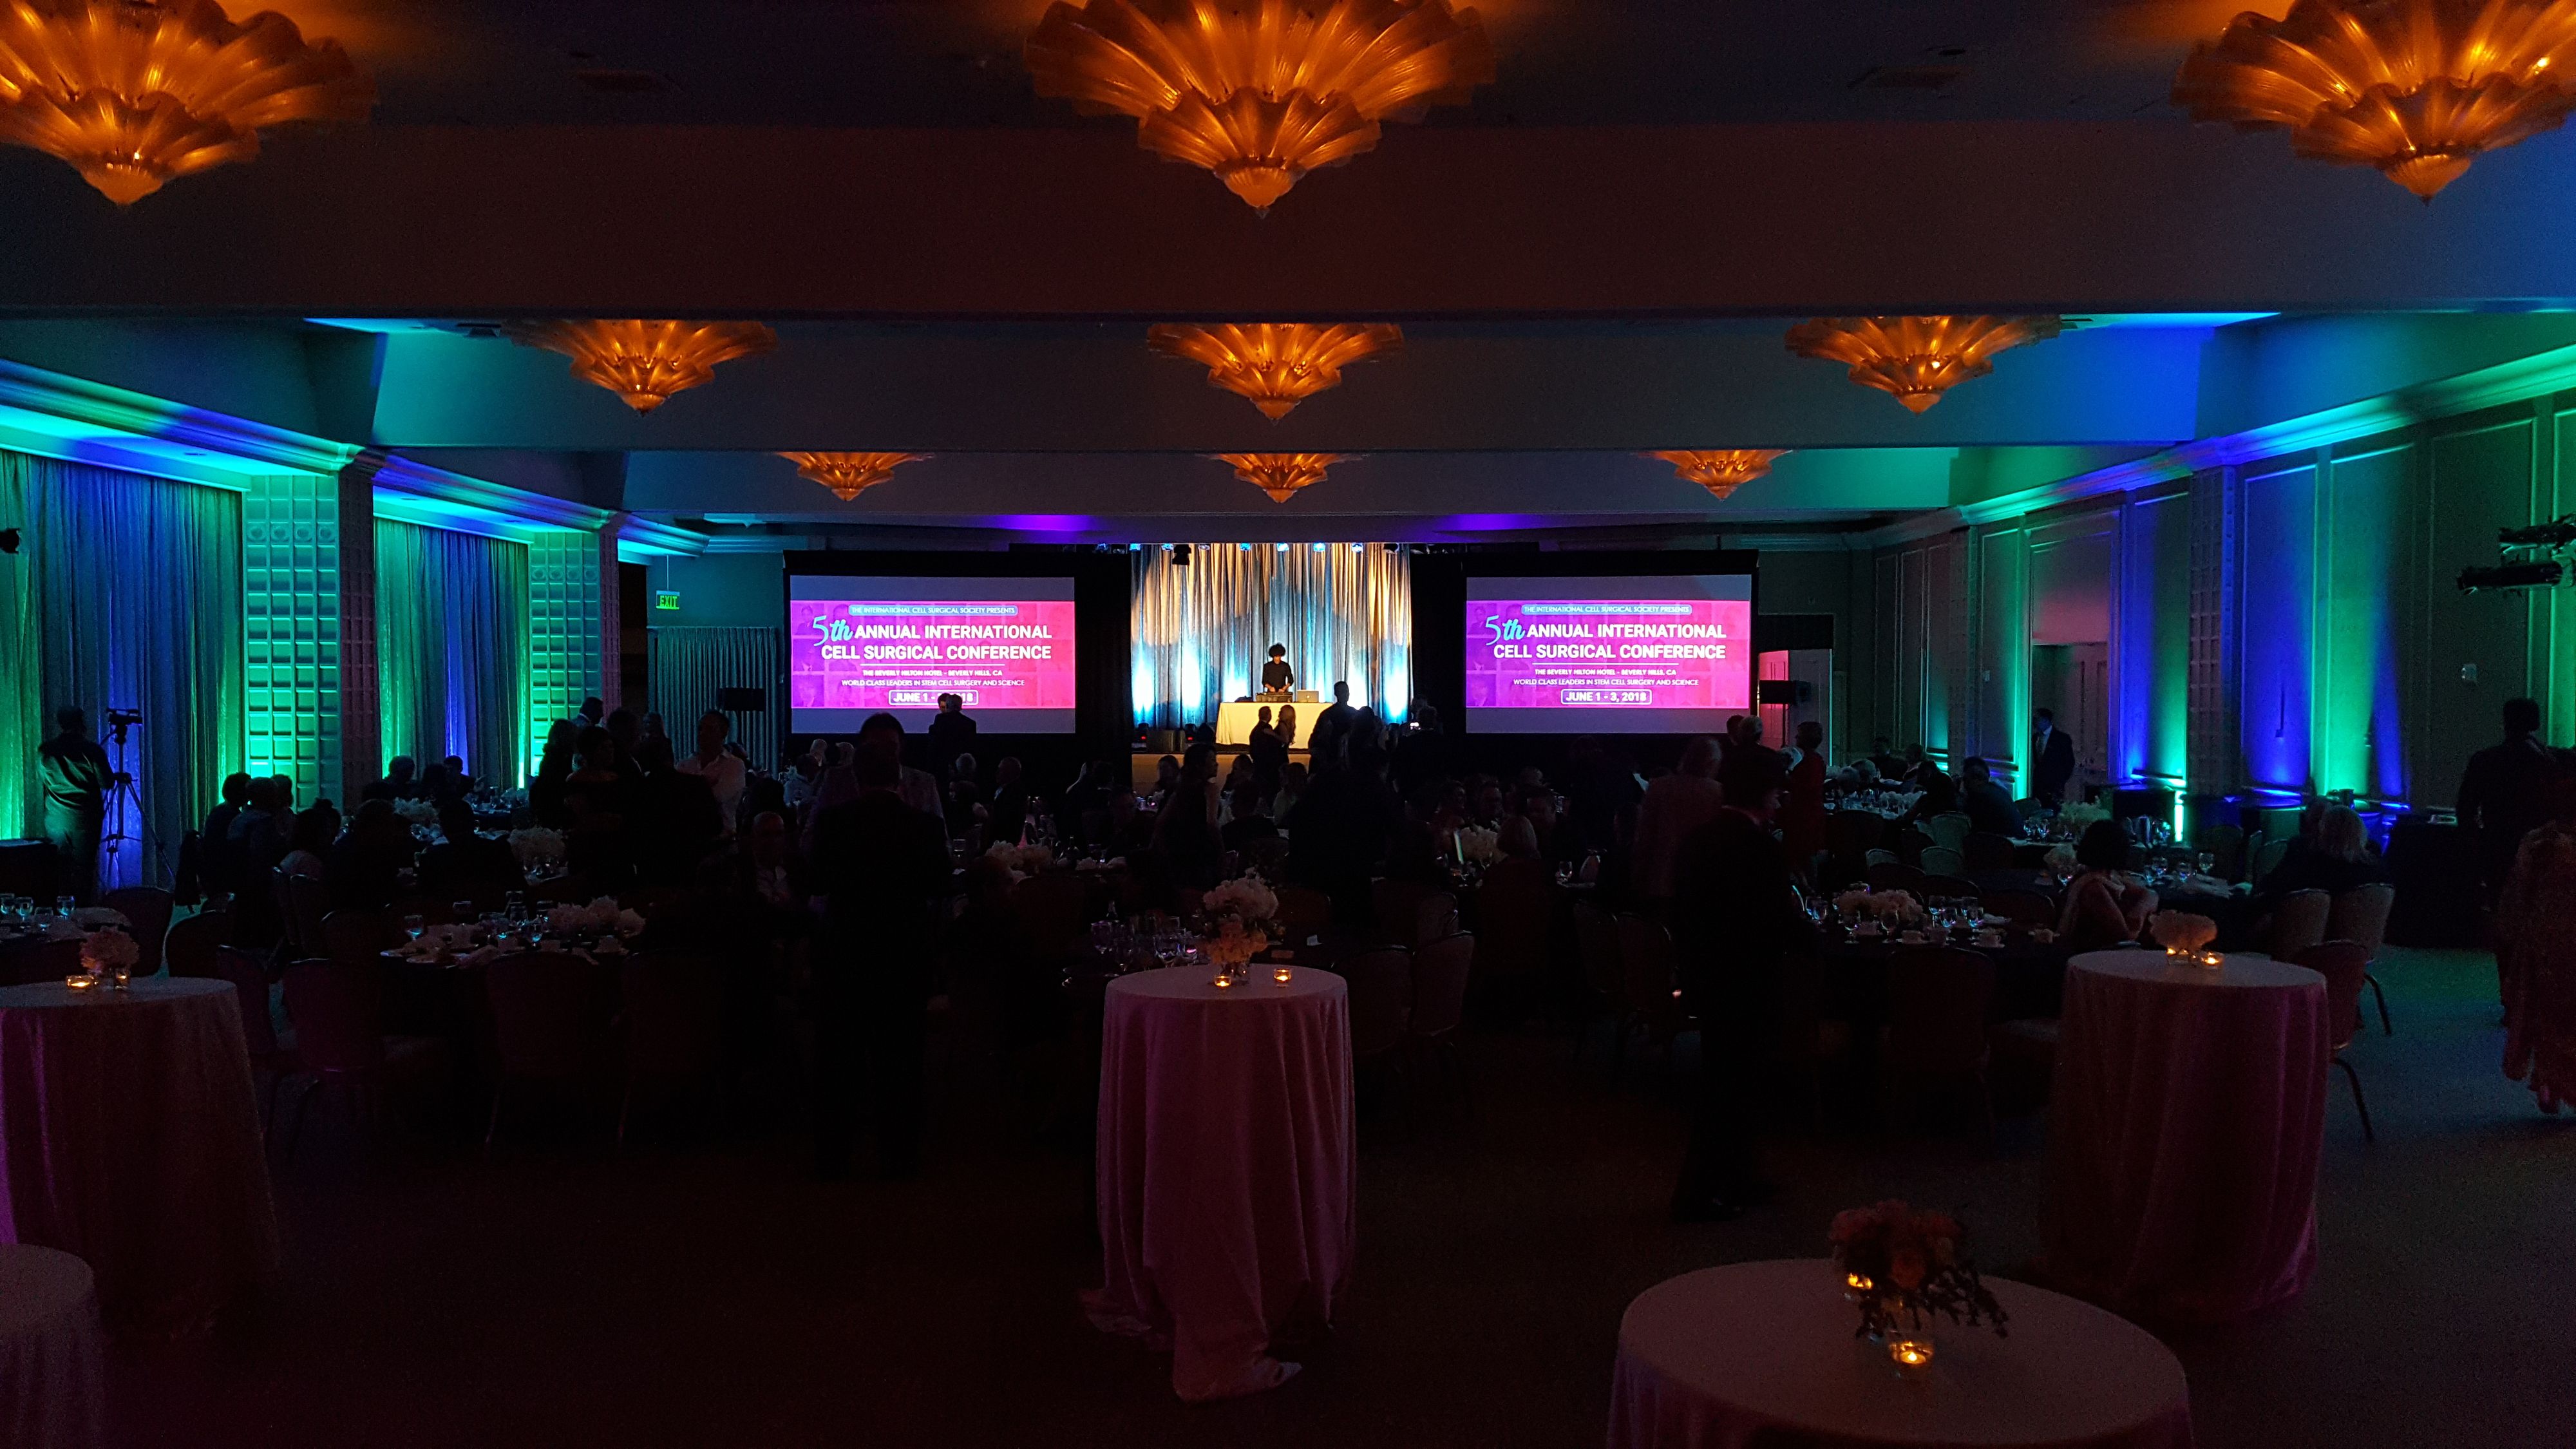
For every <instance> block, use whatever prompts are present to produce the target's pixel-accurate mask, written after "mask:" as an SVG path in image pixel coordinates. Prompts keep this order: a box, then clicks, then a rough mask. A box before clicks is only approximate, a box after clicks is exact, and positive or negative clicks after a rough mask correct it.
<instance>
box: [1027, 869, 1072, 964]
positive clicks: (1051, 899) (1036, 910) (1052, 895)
mask: <svg viewBox="0 0 2576 1449" xmlns="http://www.w3.org/2000/svg"><path fill="white" fill-rule="evenodd" d="M1011 914H1012V915H1013V916H1014V917H1016V918H1017V919H1018V920H1019V923H1020V929H1021V931H1023V932H1024V933H1026V934H1027V936H1028V941H1029V951H1030V954H1031V955H1032V957H1034V958H1035V960H1036V961H1037V962H1038V963H1039V964H1041V965H1043V964H1046V963H1049V962H1054V961H1058V960H1061V959H1063V958H1064V957H1066V956H1069V955H1071V954H1073V949H1074V947H1075V946H1077V945H1079V944H1081V941H1082V935H1083V924H1084V921H1085V920H1086V918H1088V917H1089V916H1090V914H1091V887H1090V886H1088V885H1086V884H1084V883H1083V880H1082V877H1080V876H1078V875H1074V874H1072V873H1070V872H1066V871H1042V872H1040V873H1038V874H1036V875H1033V876H1030V877H1029V878H1028V879H1027V880H1024V881H1022V882H1020V883H1019V884H1018V885H1015V886H1013V887H1011Z"/></svg>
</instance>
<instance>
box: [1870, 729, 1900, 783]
mask: <svg viewBox="0 0 2576 1449" xmlns="http://www.w3.org/2000/svg"><path fill="white" fill-rule="evenodd" d="M1869 767H1870V773H1872V774H1874V775H1876V776H1878V777H1879V778H1880V779H1882V780H1895V779H1897V778H1899V777H1900V776H1902V775H1904V773H1905V761H1903V760H1901V759H1899V758H1897V754H1896V747H1895V746H1894V745H1891V744H1889V743H1888V742H1887V736H1885V735H1880V736H1879V737H1878V738H1876V739H1874V740H1871V741H1870V742H1869Z"/></svg>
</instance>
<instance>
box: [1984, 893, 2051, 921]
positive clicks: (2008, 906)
mask: <svg viewBox="0 0 2576 1449" xmlns="http://www.w3.org/2000/svg"><path fill="white" fill-rule="evenodd" d="M1980 899H1982V900H1983V901H1984V902H1985V903H1986V914H1987V915H1990V916H2001V917H2003V918H2004V919H2005V920H2007V921H2010V922H2012V923H2013V924H2014V925H2017V926H2026V927H2031V928H2034V929H2036V928H2038V927H2041V926H2046V927H2048V928H2050V929H2052V930H2054V929H2055V928H2056V926H2057V902H2055V901H2052V900H2050V899H2049V898H2048V897H2046V896H2044V895H2041V894H2040V893H2039V892H2037V891H2023V890H2000V891H1987V892H1985V893H1984V894H1983V895H1982V896H1981V897H1980Z"/></svg>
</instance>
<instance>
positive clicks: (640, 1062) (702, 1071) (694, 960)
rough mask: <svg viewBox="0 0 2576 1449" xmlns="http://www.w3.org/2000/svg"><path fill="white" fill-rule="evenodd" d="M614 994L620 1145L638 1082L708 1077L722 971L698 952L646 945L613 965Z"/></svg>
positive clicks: (718, 1051) (719, 1031)
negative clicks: (620, 1060)
mask: <svg viewBox="0 0 2576 1449" xmlns="http://www.w3.org/2000/svg"><path fill="white" fill-rule="evenodd" d="M618 1000H619V1003H620V1005H621V1006H622V1008H623V1009H622V1010H621V1011H620V1012H619V1013H618V1018H617V1026H618V1028H619V1032H620V1035H621V1037H622V1038H623V1041H622V1046H623V1047H624V1058H625V1087H624V1090H623V1091H622V1092H621V1093H620V1094H619V1098H618V1103H617V1145H618V1146H619V1147H621V1148H623V1147H624V1146H625V1145H626V1124H627V1122H628V1121H629V1119H630V1118H632V1116H633V1115H634V1111H635V1092H636V1087H637V1085H638V1084H639V1083H646V1082H661V1083H682V1084H688V1083H700V1084H703V1083H705V1082H708V1081H711V1080H713V1079H714V1077H715V1072H716V1067H717V1066H718V1064H719V1063H720V1062H721V1061H722V1060H723V1057H724V1022H725V983H724V977H723V974H722V973H721V972H719V971H718V970H717V969H716V965H715V963H714V962H712V961H710V960H708V959H706V958H705V957H703V956H693V955H687V954H683V953H680V952H666V951H647V952H643V953H640V954H638V955H635V956H632V957H629V958H628V959H627V962H626V964H625V966H624V967H623V968H622V969H621V970H620V972H619V985H618Z"/></svg>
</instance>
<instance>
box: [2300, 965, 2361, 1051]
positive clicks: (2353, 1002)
mask: <svg viewBox="0 0 2576 1449" xmlns="http://www.w3.org/2000/svg"><path fill="white" fill-rule="evenodd" d="M2286 959H2287V960H2288V961H2289V962H2290V964H2291V965H2293V966H2305V967H2307V968H2308V969H2309V970H2311V971H2314V972H2315V973H2317V974H2318V975H2320V976H2322V977H2324V978H2325V979H2326V1033H2327V1035H2326V1040H2327V1041H2328V1042H2329V1043H2330V1044H2332V1046H2333V1047H2334V1049H2335V1050H2336V1051H2338V1052H2340V1051H2342V1050H2343V1049H2344V1048H2345V1047H2348V1046H2350V1045H2352V1038H2353V1033H2354V1032H2356V1031H2358V1030H2359V1029H2360V1027H2361V987H2362V983H2363V982H2364V981H2365V980H2367V979H2368V978H2369V976H2370V948H2369V947H2368V946H2365V945H2363V944H2362V943H2361V942H2359V941H2345V940H2330V941H2320V942H2318V943H2317V944H2316V945H2313V946H2310V947H2309V948H2308V949H2306V950H2304V951H2301V952H2300V953H2299V954H2297V955H2296V956H2292V957H2288V958H2286Z"/></svg>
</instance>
